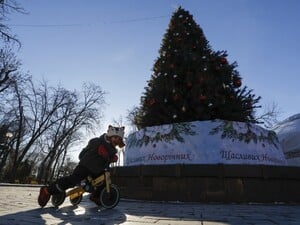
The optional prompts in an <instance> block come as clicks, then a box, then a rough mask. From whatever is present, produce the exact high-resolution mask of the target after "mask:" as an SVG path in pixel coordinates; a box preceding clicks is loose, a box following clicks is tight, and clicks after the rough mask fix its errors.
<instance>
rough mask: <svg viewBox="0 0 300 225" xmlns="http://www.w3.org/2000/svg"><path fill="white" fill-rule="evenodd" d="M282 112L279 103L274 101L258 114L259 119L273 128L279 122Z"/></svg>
mask: <svg viewBox="0 0 300 225" xmlns="http://www.w3.org/2000/svg"><path fill="white" fill-rule="evenodd" d="M280 114H281V110H280V109H279V108H278V105H277V104H275V103H272V104H271V105H268V106H265V107H264V111H263V112H262V113H261V114H260V115H258V116H257V121H258V122H259V123H261V124H263V125H264V127H266V128H272V127H273V126H274V125H275V124H276V123H278V116H279V115H280Z"/></svg>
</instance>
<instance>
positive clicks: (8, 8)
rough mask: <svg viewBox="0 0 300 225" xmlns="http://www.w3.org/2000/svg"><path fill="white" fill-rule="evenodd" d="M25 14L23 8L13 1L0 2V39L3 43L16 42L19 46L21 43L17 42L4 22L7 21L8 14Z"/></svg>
mask: <svg viewBox="0 0 300 225" xmlns="http://www.w3.org/2000/svg"><path fill="white" fill-rule="evenodd" d="M13 12H17V13H23V14H24V13H26V11H25V10H24V8H23V7H21V5H20V4H18V3H17V2H16V1H14V0H0V39H1V40H2V41H3V42H4V43H8V42H16V43H17V44H18V45H19V46H21V42H20V41H19V40H18V38H17V37H16V35H14V34H12V33H11V30H10V28H9V27H8V25H6V24H5V21H6V20H7V19H8V15H9V14H10V13H13Z"/></svg>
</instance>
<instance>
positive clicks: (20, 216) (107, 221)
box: [0, 203, 126, 225]
mask: <svg viewBox="0 0 300 225" xmlns="http://www.w3.org/2000/svg"><path fill="white" fill-rule="evenodd" d="M125 221H126V216H125V214H124V213H123V212H121V211H120V210H119V209H118V207H116V208H114V209H101V208H99V207H97V206H92V205H91V204H87V203H85V204H79V206H71V205H67V206H64V205H63V206H62V207H59V208H54V207H51V206H50V207H46V208H37V209H32V210H26V211H22V212H16V213H11V214H7V215H3V216H0V225H27V224H28V225H29V224H30V225H34V224H39V225H43V224H57V225H63V224H70V225H77V224H78V225H79V224H80V225H86V224H89V225H90V224H97V225H102V224H103V225H113V224H119V223H123V222H125Z"/></svg>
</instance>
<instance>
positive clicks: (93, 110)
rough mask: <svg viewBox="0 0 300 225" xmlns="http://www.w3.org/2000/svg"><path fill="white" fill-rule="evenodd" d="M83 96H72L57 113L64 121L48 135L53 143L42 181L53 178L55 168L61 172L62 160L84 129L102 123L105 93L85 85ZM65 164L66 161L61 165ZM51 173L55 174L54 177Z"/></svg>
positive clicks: (90, 129)
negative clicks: (60, 161) (59, 164)
mask: <svg viewBox="0 0 300 225" xmlns="http://www.w3.org/2000/svg"><path fill="white" fill-rule="evenodd" d="M82 93H83V96H79V94H78V93H75V92H74V93H70V95H69V98H68V102H67V104H65V105H64V107H61V108H60V109H59V110H58V111H57V113H58V114H57V116H58V117H59V118H61V120H60V121H59V122H58V123H56V125H54V126H53V127H52V128H51V129H49V130H48V132H47V133H48V135H49V136H48V140H49V141H50V142H51V144H50V145H49V148H48V153H47V154H46V156H45V158H44V160H43V161H42V163H41V165H40V173H39V176H38V180H39V181H40V180H45V181H47V180H49V179H52V178H53V176H54V172H55V169H56V168H58V169H59V167H57V166H58V164H57V162H58V161H59V159H60V158H63V159H65V157H66V155H67V154H66V153H67V150H68V147H69V146H70V145H71V144H72V143H74V142H76V141H78V137H80V136H83V135H82V134H80V132H81V130H83V129H85V130H87V131H92V130H93V129H94V128H95V124H99V123H100V119H101V118H102V113H101V112H102V110H101V106H103V104H104V103H105V102H104V94H105V93H104V92H103V91H102V90H101V88H100V87H99V86H96V85H92V84H90V85H84V87H83V91H82ZM63 162H64V160H63V161H62V163H61V165H63ZM53 165H54V166H53ZM49 171H52V173H51V175H50V173H49ZM49 175H50V177H49Z"/></svg>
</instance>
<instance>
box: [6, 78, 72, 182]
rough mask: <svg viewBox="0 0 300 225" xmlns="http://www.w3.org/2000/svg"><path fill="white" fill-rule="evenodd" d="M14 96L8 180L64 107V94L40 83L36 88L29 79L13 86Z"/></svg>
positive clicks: (11, 107) (11, 103) (11, 102)
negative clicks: (13, 129)
mask: <svg viewBox="0 0 300 225" xmlns="http://www.w3.org/2000/svg"><path fill="white" fill-rule="evenodd" d="M13 88H14V93H13V97H12V99H11V101H10V109H11V110H10V111H11V112H10V114H11V115H13V116H15V118H16V119H15V123H16V124H17V126H16V128H17V129H16V130H15V131H14V133H15V138H16V141H15V145H14V154H13V155H12V159H11V166H10V168H9V170H8V174H9V179H10V180H13V179H14V173H13V172H12V171H16V170H17V168H18V166H19V165H20V163H21V162H22V160H23V159H24V158H25V156H26V154H28V153H30V149H31V148H32V146H33V144H34V143H35V142H36V140H37V139H38V138H39V137H40V136H42V135H43V134H44V133H45V131H47V129H49V128H50V127H51V126H53V125H54V124H55V123H57V121H58V120H59V118H55V116H54V115H55V113H56V111H57V110H58V109H59V108H60V107H62V106H63V105H64V104H65V97H66V93H65V92H63V91H61V92H56V90H55V91H53V90H52V92H51V89H50V88H48V87H47V84H46V83H45V82H44V83H42V84H41V85H40V86H39V88H36V87H35V85H34V83H33V82H32V80H31V79H30V80H28V82H27V83H25V84H24V83H23V84H20V83H18V82H15V83H14V85H13Z"/></svg>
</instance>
